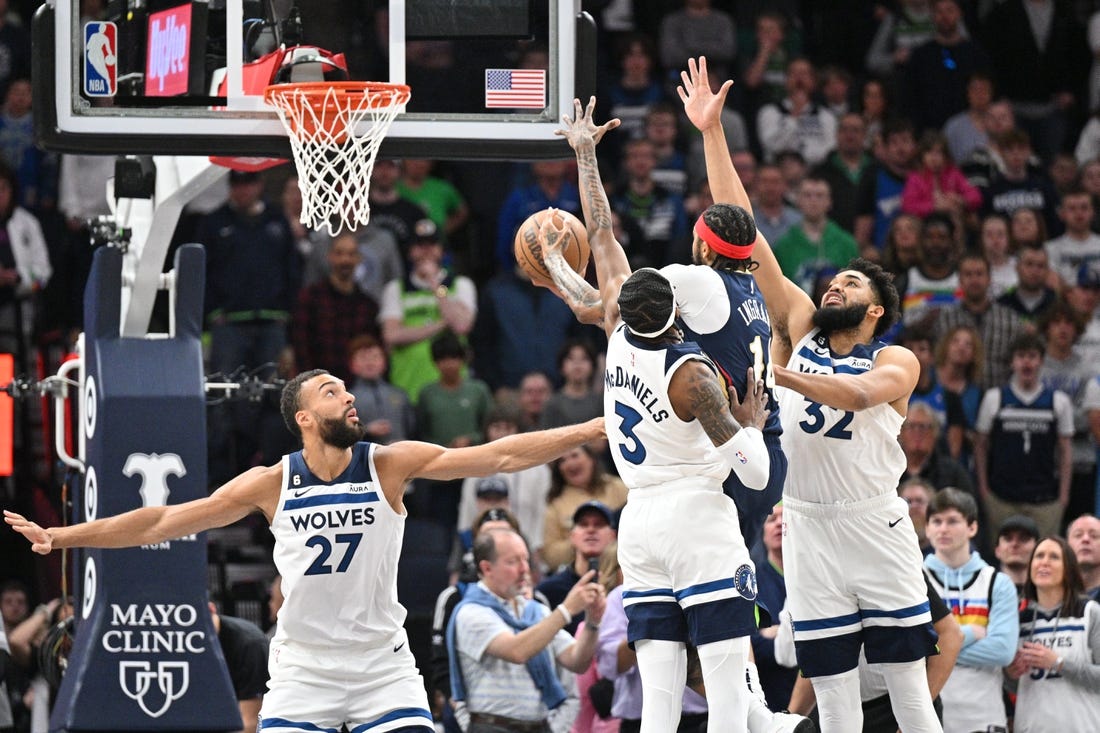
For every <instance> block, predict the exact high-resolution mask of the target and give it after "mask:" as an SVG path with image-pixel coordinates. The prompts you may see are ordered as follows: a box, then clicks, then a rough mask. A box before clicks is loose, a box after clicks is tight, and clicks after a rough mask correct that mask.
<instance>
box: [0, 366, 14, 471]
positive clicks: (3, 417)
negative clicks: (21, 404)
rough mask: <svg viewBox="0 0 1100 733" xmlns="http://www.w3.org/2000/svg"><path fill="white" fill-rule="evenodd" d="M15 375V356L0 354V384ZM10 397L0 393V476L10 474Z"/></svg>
mask: <svg viewBox="0 0 1100 733" xmlns="http://www.w3.org/2000/svg"><path fill="white" fill-rule="evenodd" d="M14 377H15V357H13V356H12V355H11V354H0V384H11V380H12V379H13V378H14ZM14 407H15V406H14V404H13V403H12V399H11V397H9V396H8V395H7V394H4V393H0V476H11V472H12V459H13V445H12V443H13V441H12V436H13V435H14V433H15V420H14V418H15V409H14Z"/></svg>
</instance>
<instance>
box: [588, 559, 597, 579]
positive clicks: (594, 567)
mask: <svg viewBox="0 0 1100 733" xmlns="http://www.w3.org/2000/svg"><path fill="white" fill-rule="evenodd" d="M588 569H589V570H595V571H596V577H595V578H593V579H592V582H594V583H598V582H600V558H598V557H592V558H589V559H588Z"/></svg>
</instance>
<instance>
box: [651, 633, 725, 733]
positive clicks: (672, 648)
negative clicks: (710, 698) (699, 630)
mask: <svg viewBox="0 0 1100 733" xmlns="http://www.w3.org/2000/svg"><path fill="white" fill-rule="evenodd" d="M634 648H635V650H636V651H637V653H638V672H639V674H640V675H641V678H642V725H641V730H640V733H668V732H669V731H673V730H676V728H677V726H679V725H680V710H681V708H682V707H683V703H684V685H685V683H686V682H687V653H686V652H685V651H684V644H682V643H681V642H678V641H659V640H656V639H642V640H641V641H637V642H635V643H634ZM704 669H705V667H704ZM708 689H709V688H708Z"/></svg>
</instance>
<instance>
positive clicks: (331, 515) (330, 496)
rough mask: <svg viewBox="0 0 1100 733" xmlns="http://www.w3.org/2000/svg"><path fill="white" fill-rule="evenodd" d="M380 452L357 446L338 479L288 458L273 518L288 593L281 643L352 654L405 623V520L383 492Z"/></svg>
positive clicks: (277, 562) (298, 459)
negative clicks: (401, 594)
mask: <svg viewBox="0 0 1100 733" xmlns="http://www.w3.org/2000/svg"><path fill="white" fill-rule="evenodd" d="M374 448H375V445H374V444H373V443H356V444H355V446H353V448H352V457H351V462H350V463H349V464H348V467H347V468H345V469H344V471H343V473H341V474H340V475H339V476H337V477H336V478H334V479H333V480H332V481H324V480H322V479H320V478H318V477H317V476H315V475H314V474H313V472H312V471H310V470H309V466H308V465H306V462H305V460H304V459H303V458H302V452H301V451H298V452H296V453H291V454H289V455H286V456H283V486H282V494H281V496H280V497H279V506H278V509H276V511H275V515H274V516H273V517H272V519H271V533H272V534H273V535H274V536H275V551H274V560H275V566H276V567H277V568H278V570H279V573H280V574H281V575H282V576H283V581H282V589H283V594H284V596H285V600H284V601H283V607H282V609H280V611H279V623H278V624H277V626H276V635H275V641H291V642H294V643H298V644H306V645H309V646H313V647H321V648H331V649H342V650H345V651H346V650H351V649H355V648H362V647H373V646H377V645H379V644H382V643H385V642H386V641H387V640H389V638H390V637H392V636H393V634H394V633H395V632H396V631H397V630H398V629H399V628H401V625H402V624H403V623H404V621H405V609H404V608H403V607H402V606H401V604H400V603H398V602H397V559H398V556H399V554H400V552H401V539H402V537H403V535H404V530H405V517H404V515H400V514H398V513H397V512H395V511H394V510H393V508H392V507H391V506H390V504H389V502H388V501H386V497H385V495H384V494H383V493H382V487H381V485H380V484H379V482H378V480H377V472H376V471H375V467H374ZM318 609H324V611H323V612H319V611H318Z"/></svg>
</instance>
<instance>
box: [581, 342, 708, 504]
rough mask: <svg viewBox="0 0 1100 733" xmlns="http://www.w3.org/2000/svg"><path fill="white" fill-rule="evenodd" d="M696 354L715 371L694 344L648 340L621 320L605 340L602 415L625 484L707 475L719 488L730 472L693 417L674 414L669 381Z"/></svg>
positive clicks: (643, 485)
mask: <svg viewBox="0 0 1100 733" xmlns="http://www.w3.org/2000/svg"><path fill="white" fill-rule="evenodd" d="M691 359H697V360H699V361H702V362H704V363H705V364H706V365H707V366H708V367H710V368H711V369H713V370H714V372H715V374H716V375H717V374H718V370H717V369H716V368H715V367H714V364H713V363H712V362H711V361H710V359H708V358H707V357H706V356H705V355H704V354H703V352H702V351H701V350H700V349H699V347H698V345H696V344H694V343H690V342H689V343H682V344H661V345H655V344H649V343H646V342H645V341H644V340H642V339H640V338H638V337H636V336H633V335H631V334H630V333H628V332H627V330H626V326H625V325H622V324H620V325H619V326H618V328H616V329H615V331H614V332H613V333H612V334H611V337H610V338H609V339H608V340H607V369H606V372H605V373H604V397H603V406H604V415H605V417H606V419H607V439H608V442H609V443H610V444H611V456H612V458H613V459H614V460H615V468H616V469H618V471H619V477H620V478H622V480H623V483H625V484H626V485H627V487H628V488H630V489H639V488H646V487H650V486H661V485H664V484H666V483H668V482H670V481H677V480H680V479H685V478H694V479H704V478H710V479H713V480H714V482H715V485H716V487H718V488H720V485H721V483H722V482H723V481H724V480H725V479H726V477H727V476H728V475H729V472H730V466H729V464H728V463H727V462H726V461H725V460H724V459H723V458H722V456H721V454H720V453H719V452H718V450H717V449H716V448H715V447H714V444H713V443H712V442H711V440H710V438H709V437H707V434H706V433H705V432H704V431H703V429H702V427H701V426H700V425H699V423H698V421H696V420H692V421H691V422H684V421H683V420H681V419H680V418H679V417H677V416H676V411H675V410H673V409H672V402H671V401H670V400H669V398H668V383H669V381H670V380H671V378H672V375H673V374H674V373H675V372H676V370H677V369H678V368H679V367H680V365H681V364H683V363H684V362H686V361H689V360H691Z"/></svg>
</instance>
